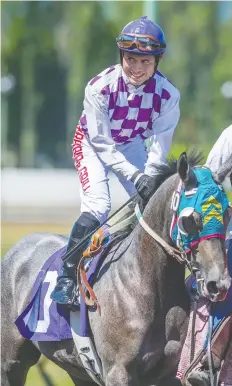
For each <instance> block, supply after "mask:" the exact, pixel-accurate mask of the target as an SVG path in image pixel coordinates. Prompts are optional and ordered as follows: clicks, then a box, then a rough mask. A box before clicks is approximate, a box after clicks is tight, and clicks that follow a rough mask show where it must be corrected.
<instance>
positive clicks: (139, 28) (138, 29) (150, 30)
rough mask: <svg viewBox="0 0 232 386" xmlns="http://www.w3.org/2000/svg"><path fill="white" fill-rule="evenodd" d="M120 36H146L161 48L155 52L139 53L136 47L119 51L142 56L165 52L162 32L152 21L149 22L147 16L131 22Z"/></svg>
mask: <svg viewBox="0 0 232 386" xmlns="http://www.w3.org/2000/svg"><path fill="white" fill-rule="evenodd" d="M121 34H128V35H131V34H136V35H147V36H150V37H152V38H153V39H154V40H156V41H157V42H158V43H159V44H160V45H161V47H159V48H156V49H155V51H150V52H141V51H140V50H139V49H138V48H137V47H135V48H134V49H127V48H120V50H121V51H128V52H133V53H136V54H142V55H158V54H162V53H163V52H165V49H166V42H165V36H164V32H163V30H162V29H161V28H160V26H159V25H158V24H156V23H154V22H153V21H151V20H149V19H148V18H147V16H141V17H140V18H139V19H136V20H134V21H131V22H130V23H128V24H127V25H126V26H125V27H124V28H123V30H122V32H121Z"/></svg>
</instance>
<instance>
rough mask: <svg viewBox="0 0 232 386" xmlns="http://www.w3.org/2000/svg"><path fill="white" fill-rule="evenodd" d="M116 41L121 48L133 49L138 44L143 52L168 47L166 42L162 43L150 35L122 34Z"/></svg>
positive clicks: (138, 47)
mask: <svg viewBox="0 0 232 386" xmlns="http://www.w3.org/2000/svg"><path fill="white" fill-rule="evenodd" d="M116 42H117V45H118V47H119V48H120V49H127V50H133V49H134V46H136V47H137V49H138V50H139V51H141V52H152V51H156V50H158V49H160V48H165V47H166V44H165V43H163V44H160V43H159V42H158V41H156V40H154V38H153V37H152V36H149V35H137V34H130V35H128V34H120V35H119V36H118V37H117V39H116Z"/></svg>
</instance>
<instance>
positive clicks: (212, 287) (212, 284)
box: [207, 281, 218, 294]
mask: <svg viewBox="0 0 232 386" xmlns="http://www.w3.org/2000/svg"><path fill="white" fill-rule="evenodd" d="M207 290H208V291H209V293H210V294H218V286H217V283H216V281H209V282H208V283H207Z"/></svg>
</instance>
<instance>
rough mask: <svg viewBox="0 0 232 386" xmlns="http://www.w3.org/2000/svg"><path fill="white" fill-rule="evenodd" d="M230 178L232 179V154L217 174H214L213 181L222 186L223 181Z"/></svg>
mask: <svg viewBox="0 0 232 386" xmlns="http://www.w3.org/2000/svg"><path fill="white" fill-rule="evenodd" d="M228 176H230V179H232V177H231V176H232V154H231V155H230V157H229V158H228V159H227V161H226V162H224V163H223V164H222V165H221V166H220V168H219V169H218V170H217V172H215V173H213V179H214V181H215V182H216V183H217V184H222V183H223V181H224V180H225V179H226V177H228Z"/></svg>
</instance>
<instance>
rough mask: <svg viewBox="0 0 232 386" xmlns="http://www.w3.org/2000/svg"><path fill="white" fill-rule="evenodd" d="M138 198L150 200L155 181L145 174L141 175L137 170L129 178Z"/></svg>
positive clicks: (154, 188)
mask: <svg viewBox="0 0 232 386" xmlns="http://www.w3.org/2000/svg"><path fill="white" fill-rule="evenodd" d="M131 181H132V182H133V183H134V185H135V187H136V189H137V192H138V194H139V196H140V197H141V198H142V199H143V200H144V201H145V202H148V200H149V199H150V198H151V196H152V195H153V193H154V192H155V190H156V185H157V181H156V178H155V177H150V176H148V175H147V174H144V173H141V172H140V171H139V170H138V171H137V172H135V173H134V174H133V176H132V178H131Z"/></svg>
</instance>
